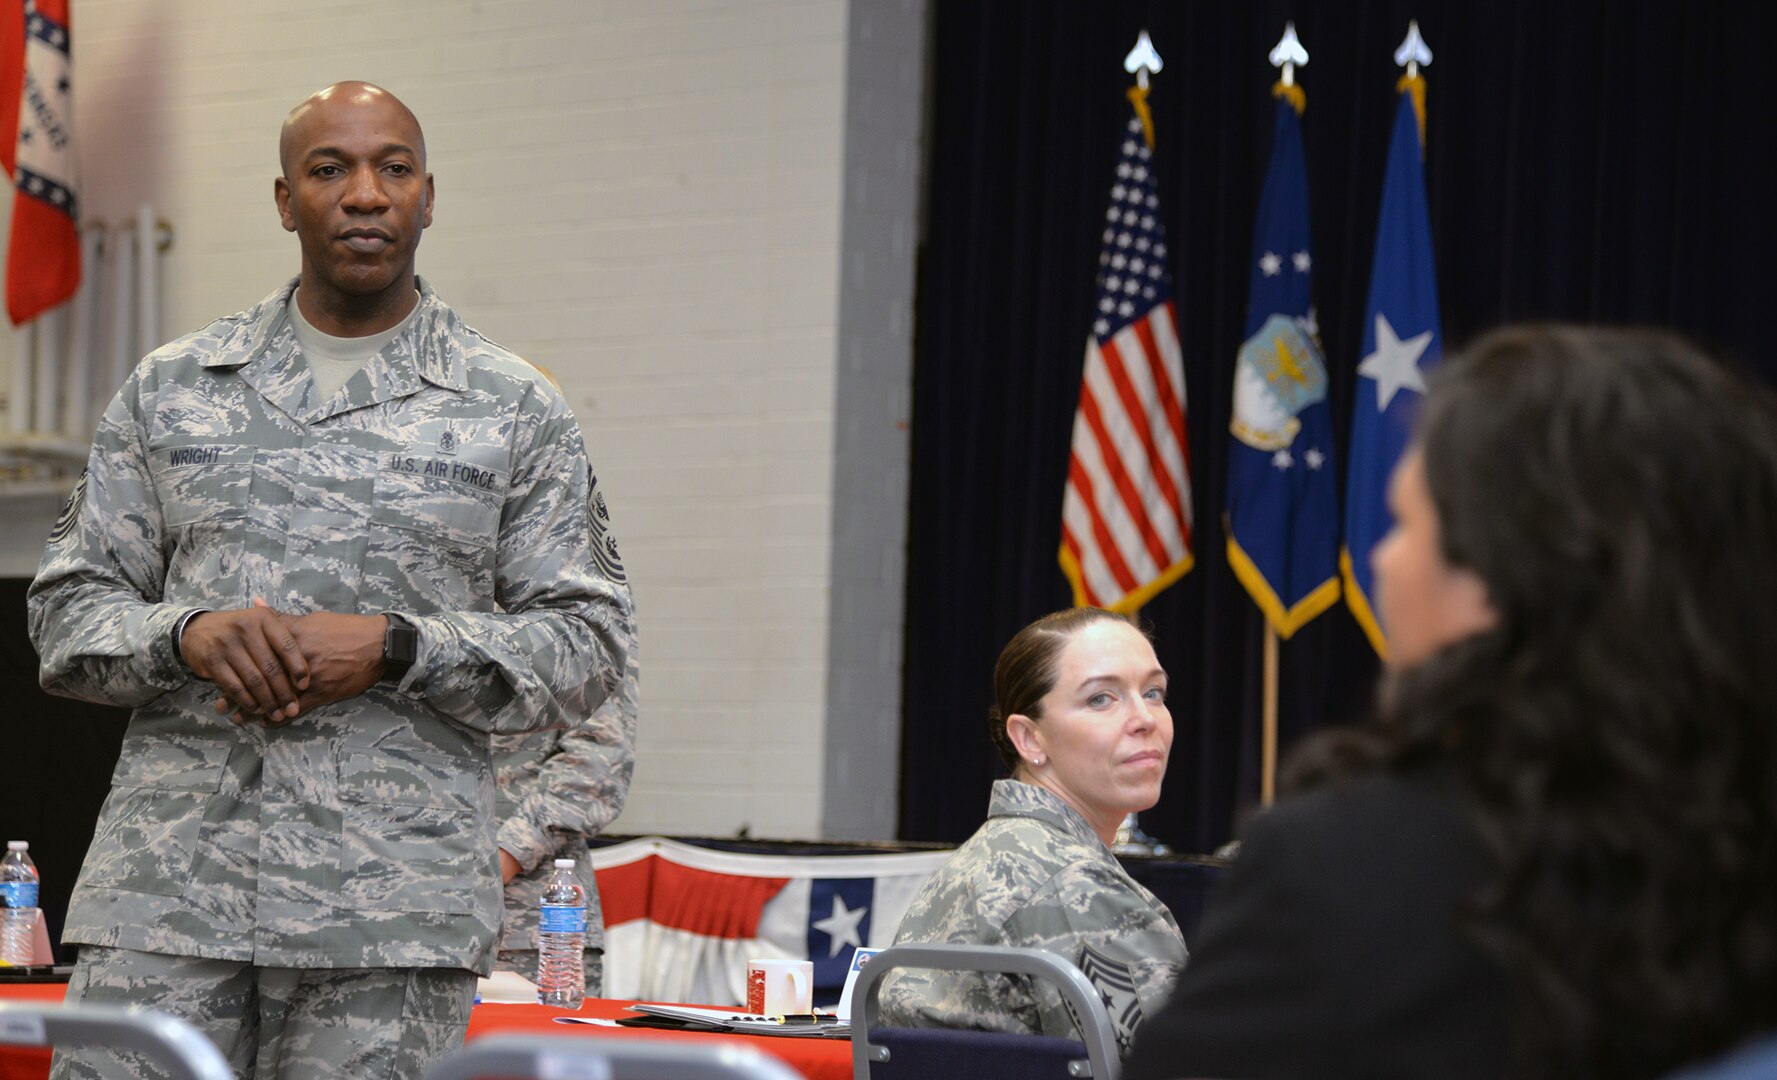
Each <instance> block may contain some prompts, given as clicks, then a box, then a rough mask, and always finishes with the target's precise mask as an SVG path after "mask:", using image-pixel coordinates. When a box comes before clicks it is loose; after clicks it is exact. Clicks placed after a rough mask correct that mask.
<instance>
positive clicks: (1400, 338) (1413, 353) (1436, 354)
mask: <svg viewBox="0 0 1777 1080" xmlns="http://www.w3.org/2000/svg"><path fill="white" fill-rule="evenodd" d="M1399 90H1400V107H1399V108H1398V109H1397V110H1396V113H1395V123H1394V136H1393V138H1392V139H1391V140H1390V141H1389V144H1388V168H1387V171H1386V173H1385V174H1384V177H1383V182H1382V213H1381V218H1380V220H1378V221H1377V223H1376V255H1375V260H1374V262H1373V263H1372V264H1371V267H1370V301H1369V305H1368V307H1367V308H1366V313H1365V315H1364V343H1363V350H1362V354H1361V355H1362V357H1363V359H1362V361H1361V362H1360V363H1359V364H1358V367H1357V374H1358V379H1357V389H1356V392H1355V394H1354V395H1353V398H1354V400H1353V402H1352V415H1351V474H1350V487H1349V489H1348V492H1347V495H1346V500H1345V551H1344V552H1343V553H1342V554H1341V556H1340V562H1341V568H1342V569H1343V571H1344V573H1345V600H1346V603H1347V604H1349V605H1350V607H1351V613H1352V615H1354V616H1355V617H1356V618H1357V621H1358V624H1359V625H1360V626H1362V627H1363V628H1364V633H1365V634H1367V635H1368V636H1369V639H1370V644H1371V645H1372V646H1373V647H1374V648H1375V649H1376V653H1377V655H1378V656H1387V655H1388V639H1387V634H1386V632H1387V628H1386V627H1384V626H1383V625H1382V623H1381V620H1380V619H1378V618H1377V615H1376V610H1375V606H1374V603H1373V600H1374V597H1375V592H1374V582H1373V580H1372V577H1371V573H1370V552H1371V551H1372V550H1373V549H1374V548H1375V546H1376V544H1377V543H1378V542H1379V541H1381V539H1382V537H1383V535H1384V534H1385V533H1387V532H1388V529H1389V522H1390V520H1391V518H1390V514H1389V512H1388V505H1387V499H1386V493H1387V491H1388V477H1389V474H1390V473H1391V472H1393V471H1394V466H1395V462H1396V461H1398V460H1399V459H1400V456H1401V453H1402V451H1403V450H1405V449H1406V445H1407V439H1408V437H1409V436H1410V435H1411V434H1412V428H1413V419H1414V416H1415V414H1416V413H1417V411H1418V406H1419V401H1420V398H1421V396H1422V395H1423V394H1424V393H1425V373H1426V372H1427V371H1430V370H1431V369H1432V368H1433V367H1436V366H1437V363H1438V361H1439V359H1441V358H1442V357H1443V354H1444V342H1443V334H1442V331H1441V330H1440V329H1439V324H1438V280H1437V268H1436V266H1435V265H1434V263H1433V261H1432V250H1431V214H1430V212H1429V211H1428V209H1427V207H1426V200H1425V165H1424V162H1423V159H1422V156H1421V155H1422V146H1423V143H1424V133H1425V119H1424V118H1425V80H1424V78H1423V77H1421V76H1418V75H1409V76H1406V77H1404V78H1402V79H1401V82H1400V86H1399Z"/></svg>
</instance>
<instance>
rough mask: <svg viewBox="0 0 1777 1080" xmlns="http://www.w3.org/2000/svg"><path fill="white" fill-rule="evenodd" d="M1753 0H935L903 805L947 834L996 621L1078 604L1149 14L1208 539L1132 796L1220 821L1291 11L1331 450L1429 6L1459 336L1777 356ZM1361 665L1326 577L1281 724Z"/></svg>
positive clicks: (1436, 219)
mask: <svg viewBox="0 0 1777 1080" xmlns="http://www.w3.org/2000/svg"><path fill="white" fill-rule="evenodd" d="M1769 10H1770V9H1769V6H1768V5H1763V4H1753V3H1730V2H1705V0H1697V2H1691V3H1683V4H1679V3H1654V2H1646V0H1635V2H1614V0H1592V2H1574V3H1566V2H1562V3H1553V4H1551V3H1527V2H1522V0H1508V2H1500V3H1490V4H1474V3H1468V2H1463V0H1417V2H1414V3H1410V4H1409V3H1392V2H1388V3H1385V2H1338V3H1326V2H1322V3H1311V2H1309V0H1298V2H1295V3H1286V2H1268V0H1252V2H1246V3H1222V4H1211V3H1197V2H1148V3H1142V2H1137V0H1124V2H1117V0H1095V2H1092V3H1086V2H1073V0H1067V2H1061V0H1057V2H1054V3H1040V4H1039V3H1028V2H1022V0H995V2H989V0H978V2H963V0H937V2H936V3H935V4H934V6H933V13H932V19H933V24H934V25H933V28H932V34H933V36H932V84H931V88H930V93H931V99H930V112H929V116H930V126H929V153H930V161H929V168H928V181H927V189H926V222H925V230H924V237H923V244H922V250H921V255H920V264H919V265H920V283H919V293H918V299H917V320H918V325H917V330H916V338H915V340H916V346H915V347H916V353H915V380H914V413H913V450H912V456H913V464H912V498H911V510H910V522H909V535H910V541H909V556H908V558H909V561H908V592H907V630H906V650H905V657H906V660H905V664H906V667H905V675H904V680H905V681H904V686H905V698H904V700H905V703H906V704H905V708H906V713H905V723H904V739H903V755H902V777H901V822H900V835H901V836H902V837H903V838H904V839H917V840H941V841H950V842H954V841H958V840H961V839H963V838H964V837H966V836H968V835H969V833H971V832H972V831H973V830H974V829H975V828H976V827H977V826H978V825H979V824H980V822H981V820H982V818H983V816H984V815H985V812H986V804H987V793H988V787H989V784H990V781H991V780H992V779H993V778H994V777H995V776H996V775H999V769H998V765H997V762H996V759H995V757H994V754H993V751H992V749H991V746H990V744H989V743H988V740H987V735H986V730H985V723H984V714H985V710H986V708H987V706H988V705H989V704H990V703H991V700H992V686H991V672H992V667H993V662H994V659H995V657H996V656H997V654H998V651H999V648H1000V646H1001V645H1003V644H1004V643H1005V641H1006V640H1007V639H1008V638H1009V637H1010V636H1011V635H1012V633H1013V632H1014V631H1016V630H1017V628H1018V627H1019V626H1021V625H1023V624H1024V623H1025V622H1027V621H1029V620H1030V619H1033V618H1035V617H1036V616H1038V615H1041V614H1043V613H1044V612H1047V611H1051V610H1054V609H1056V608H1060V607H1065V606H1067V605H1068V604H1069V603H1070V602H1071V595H1070V593H1069V591H1068V588H1067V585H1066V582H1065V580H1064V579H1063V578H1062V576H1061V572H1060V570H1059V568H1058V567H1057V564H1056V560H1055V553H1056V549H1057V547H1058V544H1059V541H1060V508H1061V491H1062V480H1063V476H1064V471H1065V466H1066V461H1067V454H1068V441H1069V435H1070V430H1071V425H1072V419H1073V410H1074V404H1075V397H1076V392H1077V388H1078V385H1079V379H1080V370H1081V361H1082V356H1083V352H1084V346H1085V341H1086V334H1087V328H1088V324H1089V319H1090V311H1089V308H1090V305H1091V300H1092V290H1093V281H1094V275H1095V273H1096V269H1097V255H1098V246H1099V233H1100V230H1101V228H1102V224H1101V222H1102V215H1103V213H1104V208H1105V205H1106V197H1107V191H1108V188H1109V186H1110V183H1111V169H1112V163H1113V160H1114V156H1115V151H1116V145H1117V143H1118V142H1119V141H1120V140H1121V138H1122V124H1123V122H1124V119H1125V117H1126V115H1127V109H1128V104H1127V102H1126V100H1125V98H1124V93H1123V92H1124V89H1125V88H1126V87H1127V86H1128V85H1129V82H1130V80H1129V77H1128V76H1127V75H1125V73H1124V72H1123V69H1122V60H1123V57H1124V55H1125V54H1126V53H1127V52H1128V50H1129V49H1130V47H1131V46H1132V45H1133V44H1134V42H1135V39H1136V34H1137V32H1138V31H1139V30H1141V29H1143V28H1144V27H1145V28H1146V29H1147V30H1148V31H1149V33H1150V34H1151V36H1152V38H1153V40H1154V43H1155V46H1156V48H1157V49H1158V50H1159V52H1160V54H1161V56H1162V58H1163V59H1164V61H1165V70H1164V71H1163V72H1162V73H1161V74H1159V75H1158V76H1156V77H1155V79H1154V83H1153V91H1152V96H1151V98H1150V104H1151V105H1152V107H1153V114H1154V123H1155V129H1156V136H1157V143H1158V145H1157V147H1156V150H1155V160H1156V168H1157V172H1158V179H1159V187H1160V195H1161V209H1162V213H1163V215H1164V219H1165V224H1166V228H1167V231H1168V239H1169V241H1170V243H1169V247H1170V250H1171V263H1172V266H1171V268H1172V274H1173V287H1174V293H1175V296H1176V299H1177V304H1178V314H1179V324H1180V334H1181V337H1182V341H1183V347H1184V355H1185V375H1186V385H1187V397H1188V401H1187V408H1188V412H1189V424H1190V441H1191V455H1192V462H1193V468H1192V483H1193V498H1192V502H1193V505H1194V507H1195V513H1196V553H1197V566H1196V568H1195V569H1194V570H1193V571H1192V572H1191V573H1190V574H1189V575H1187V576H1186V577H1185V578H1184V579H1183V581H1181V582H1180V583H1179V584H1177V585H1175V586H1174V587H1173V588H1171V589H1169V590H1167V591H1166V592H1165V593H1162V594H1161V595H1160V596H1159V597H1157V598H1156V599H1155V601H1154V602H1152V603H1151V604H1150V605H1149V606H1148V607H1147V608H1146V609H1144V611H1143V617H1144V618H1145V619H1146V620H1148V621H1149V622H1150V623H1151V624H1152V627H1153V630H1154V634H1155V638H1156V642H1157V647H1158V651H1159V655H1160V660H1161V662H1162V663H1163V664H1164V665H1165V666H1166V668H1167V670H1168V671H1169V672H1170V673H1171V676H1172V693H1171V702H1172V713H1173V720H1174V724H1175V727H1176V735H1175V742H1174V746H1173V756H1172V765H1171V768H1170V771H1169V774H1168V777H1167V783H1166V791H1165V796H1164V798H1163V799H1162V801H1161V802H1160V804H1159V806H1157V807H1155V808H1154V809H1153V810H1151V811H1149V812H1147V813H1146V814H1144V815H1143V817H1142V822H1143V826H1144V827H1145V828H1146V829H1147V830H1148V831H1149V832H1151V833H1153V834H1155V835H1156V836H1158V837H1159V838H1161V839H1162V840H1164V841H1166V842H1168V843H1170V844H1172V845H1173V846H1174V847H1176V848H1178V849H1180V850H1185V851H1207V850H1211V849H1213V848H1215V847H1216V846H1218V845H1219V844H1221V843H1222V842H1224V841H1225V840H1227V839H1228V838H1229V837H1230V835H1231V833H1232V831H1233V829H1234V827H1235V825H1236V823H1237V820H1238V814H1239V812H1240V811H1241V810H1242V808H1244V807H1246V806H1248V805H1250V803H1251V802H1252V800H1254V799H1255V798H1256V796H1257V791H1258V739H1259V735H1258V728H1259V680H1260V662H1261V643H1260V642H1261V637H1260V634H1261V628H1262V623H1261V620H1260V618H1259V616H1258V614H1257V611H1256V609H1255V608H1254V607H1253V605H1252V603H1251V602H1250V601H1249V600H1248V598H1247V596H1246V594H1245V592H1244V591H1243V590H1242V589H1241V587H1240V586H1239V584H1238V583H1237V582H1236V581H1235V579H1234V577H1233V575H1232V573H1231V572H1230V571H1229V569H1228V566H1227V561H1226V557H1225V554H1224V537H1223V531H1222V524H1221V512H1222V507H1223V505H1224V501H1225V500H1224V488H1225V483H1226V467H1227V464H1226V454H1227V449H1226V443H1227V439H1228V435H1227V429H1228V417H1229V406H1230V392H1231V381H1230V380H1231V374H1232V369H1233V360H1234V354H1235V350H1236V349H1237V347H1238V346H1239V344H1240V334H1241V328H1242V321H1243V317H1244V312H1245V305H1246V282H1247V269H1246V264H1247V260H1248V258H1249V247H1250V244H1251V242H1252V241H1251V231H1252V225H1253V214H1254V211H1255V207H1256V203H1257V199H1258V193H1259V185H1260V181H1261V178H1262V175H1263V172H1264V169H1265V165H1266V162H1267V160H1268V158H1269V153H1270V138H1271V135H1270V132H1271V124H1272V117H1273V100H1272V98H1271V96H1270V94H1269V92H1268V91H1269V88H1270V86H1271V84H1272V82H1273V81H1274V80H1275V78H1276V72H1275V71H1274V69H1272V68H1271V67H1270V66H1269V65H1268V64H1267V63H1266V59H1265V57H1266V54H1267V53H1268V52H1269V50H1270V48H1271V47H1272V45H1273V44H1274V43H1275V42H1276V41H1277V39H1278V37H1279V35H1280V34H1281V32H1282V30H1283V26H1284V22H1285V20H1288V19H1293V20H1295V23H1296V27H1297V30H1298V32H1299V34H1300V35H1301V38H1302V41H1303V44H1304V45H1305V46H1306V48H1307V49H1308V51H1309V53H1310V56H1311V60H1310V63H1309V64H1308V66H1307V67H1305V68H1303V69H1301V70H1300V71H1299V73H1298V74H1299V81H1300V82H1301V83H1302V85H1303V86H1304V87H1305V88H1306V90H1307V94H1308V110H1307V113H1306V116H1305V117H1304V121H1303V123H1304V129H1305V136H1306V140H1307V153H1308V171H1309V184H1310V190H1311V201H1312V215H1313V226H1314V260H1315V262H1314V266H1315V279H1314V284H1315V294H1316V302H1317V304H1318V308H1319V317H1320V327H1321V332H1322V336H1323V342H1324V345H1325V350H1326V354H1327V365H1328V369H1329V374H1330V377H1331V388H1330V395H1331V399H1332V403H1333V410H1334V416H1335V424H1336V425H1337V429H1338V430H1337V431H1336V437H1337V439H1338V441H1339V446H1340V461H1341V462H1344V461H1345V460H1346V458H1345V453H1344V445H1345V440H1346V437H1347V429H1348V427H1349V423H1350V416H1349V411H1350V401H1351V394H1352V385H1353V381H1354V374H1355V368H1356V365H1357V362H1358V359H1359V357H1358V356H1357V351H1358V343H1359V341H1360V338H1361V335H1362V326H1361V322H1362V319H1363V316H1364V304H1365V299H1366V297H1365V294H1366V290H1367V288H1368V282H1369V271H1370V256H1371V246H1372V243H1373V241H1374V231H1375V225H1376V215H1377V209H1378V203H1379V201H1380V198H1381V183H1382V171H1383V163H1384V153H1385V149H1386V145H1387V141H1388V136H1389V126H1390V124H1391V122H1392V119H1393V115H1394V108H1395V103H1396V97H1395V93H1394V83H1395V80H1396V78H1397V77H1398V76H1399V74H1400V71H1399V69H1397V68H1396V67H1395V66H1394V61H1393V55H1392V54H1393V52H1394V49H1395V47H1396V45H1398V44H1399V42H1400V41H1401V39H1402V37H1403V36H1404V34H1405V31H1406V28H1407V22H1408V19H1409V18H1417V19H1418V20H1419V25H1420V28H1421V31H1422V32H1423V34H1424V36H1425V38H1426V41H1427V42H1428V44H1429V45H1430V47H1431V49H1432V51H1433V53H1434V54H1435V58H1434V62H1433V63H1432V64H1431V65H1430V66H1429V67H1428V68H1426V69H1425V75H1426V78H1427V82H1428V84H1429V88H1428V93H1427V112H1428V114H1429V126H1428V136H1427V138H1428V148H1427V157H1426V174H1427V187H1428V192H1429V198H1430V205H1431V215H1432V231H1433V243H1434V247H1435V251H1436V254H1437V260H1438V279H1439V280H1438V284H1439V294H1440V297H1441V302H1442V311H1443V322H1444V333H1445V339H1446V343H1447V347H1451V348H1454V347H1460V346H1461V344H1462V343H1463V342H1464V341H1466V340H1468V339H1470V338H1472V337H1474V336H1475V335H1476V334H1478V333H1479V332H1481V331H1483V330H1486V329H1488V328H1490V327H1492V326H1495V325H1497V324H1499V323H1502V322H1506V321H1513V320H1522V319H1550V318H1552V319H1569V320H1583V321H1594V322H1633V323H1646V324H1659V325H1666V326H1672V327H1677V328H1679V329H1681V330H1683V331H1686V332H1688V333H1689V334H1691V335H1693V336H1694V337H1696V338H1698V339H1700V340H1701V341H1702V342H1703V343H1704V344H1706V345H1708V346H1711V347H1713V348H1715V349H1717V350H1718V351H1721V352H1724V353H1726V354H1728V355H1730V356H1732V357H1736V358H1738V359H1739V360H1740V361H1741V362H1742V363H1744V364H1745V365H1747V366H1748V367H1750V368H1752V369H1753V370H1754V371H1755V372H1756V373H1758V374H1759V375H1760V376H1761V377H1763V378H1765V379H1772V378H1773V376H1774V375H1777V356H1773V350H1771V349H1770V348H1769V346H1768V344H1767V340H1768V336H1769V330H1768V328H1767V325H1768V319H1767V317H1766V310H1767V308H1768V307H1769V306H1770V305H1771V303H1772V302H1773V300H1772V298H1773V296H1774V295H1777V292H1774V287H1777V280H1774V277H1777V275H1774V274H1773V270H1772V267H1773V265H1774V264H1777V259H1774V258H1773V252H1774V250H1777V249H1774V248H1773V244H1772V240H1773V235H1772V232H1773V230H1772V229H1771V223H1772V215H1771V211H1770V209H1769V206H1770V199H1771V192H1770V190H1769V187H1770V184H1769V173H1768V171H1766V170H1765V169H1764V168H1763V167H1755V166H1754V165H1753V164H1752V163H1753V162H1755V161H1757V160H1761V159H1763V158H1764V155H1765V154H1766V153H1768V150H1767V148H1766V144H1767V143H1768V142H1769V141H1770V136H1771V134H1772V132H1771V122H1770V104H1769V102H1770V96H1769V88H1768V86H1767V85H1766V82H1767V81H1768V80H1765V79H1764V78H1763V77H1761V76H1760V75H1759V73H1758V66H1759V65H1758V64H1757V63H1756V62H1754V60H1753V58H1752V57H1750V56H1749V55H1747V54H1746V53H1745V51H1744V48H1746V47H1754V48H1755V47H1758V46H1757V45H1756V44H1755V43H1766V42H1769V41H1771V40H1772V30H1773V27H1772V25H1771V22H1772V20H1771V17H1770V15H1769V14H1768V11H1769ZM1376 670H1377V666H1376V661H1375V657H1374V655H1373V654H1372V653H1371V652H1370V649H1369V646H1368V645H1367V643H1365V641H1364V640H1363V637H1362V634H1361V632H1360V631H1359V630H1358V629H1357V626H1356V624H1355V623H1354V622H1353V621H1352V619H1351V617H1350V615H1349V613H1348V612H1347V610H1346V609H1345V607H1344V606H1343V604H1341V605H1340V606H1339V607H1338V608H1336V609H1335V610H1334V611H1332V612H1329V613H1328V614H1326V615H1323V616H1322V617H1321V618H1319V619H1317V620H1315V621H1314V622H1313V623H1311V624H1309V626H1307V627H1306V628H1305V629H1303V630H1302V631H1301V632H1299V633H1298V634H1297V635H1296V637H1295V638H1293V639H1292V640H1291V641H1289V642H1286V643H1284V645H1283V648H1282V679H1281V685H1282V708H1281V718H1280V727H1281V730H1282V734H1283V739H1284V742H1285V746H1286V748H1287V745H1288V743H1289V741H1290V740H1291V739H1293V738H1294V737H1295V736H1297V735H1299V734H1301V733H1302V732H1303V731H1305V730H1307V729H1310V728H1313V727H1315V726H1318V725H1322V724H1327V723H1335V722H1343V721H1347V720H1351V719H1355V718H1356V717H1357V716H1358V715H1360V714H1361V713H1362V711H1363V710H1364V709H1365V708H1367V707H1368V701H1369V693H1370V687H1371V685H1372V683H1373V681H1374V678H1375V675H1376Z"/></svg>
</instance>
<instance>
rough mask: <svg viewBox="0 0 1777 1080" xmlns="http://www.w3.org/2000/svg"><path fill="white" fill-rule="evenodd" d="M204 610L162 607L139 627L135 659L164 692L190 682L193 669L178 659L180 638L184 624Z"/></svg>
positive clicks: (153, 610)
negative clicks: (143, 664) (142, 663)
mask: <svg viewBox="0 0 1777 1080" xmlns="http://www.w3.org/2000/svg"><path fill="white" fill-rule="evenodd" d="M204 610H206V609H204V608H197V607H174V606H173V605H171V604H162V605H159V606H158V607H156V608H154V609H152V610H150V611H149V612H148V613H147V615H146V617H145V618H143V620H142V622H141V623H140V624H138V629H137V633H139V634H140V635H141V636H140V637H138V638H136V645H135V648H136V650H138V651H137V653H136V655H137V656H138V657H139V658H140V660H139V661H138V662H144V661H145V667H146V669H147V672H146V673H147V677H148V680H149V682H150V683H151V684H152V685H154V686H158V687H160V688H162V689H172V688H174V687H177V686H180V685H183V684H184V683H185V682H186V681H187V680H189V679H190V678H191V669H190V668H188V667H186V666H185V661H184V659H183V658H182V657H181V656H180V655H179V637H178V635H179V634H180V633H182V632H183V631H184V629H185V624H186V623H187V622H189V621H190V620H191V618H192V617H193V616H195V615H198V614H199V613H201V612H203V611H204Z"/></svg>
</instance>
